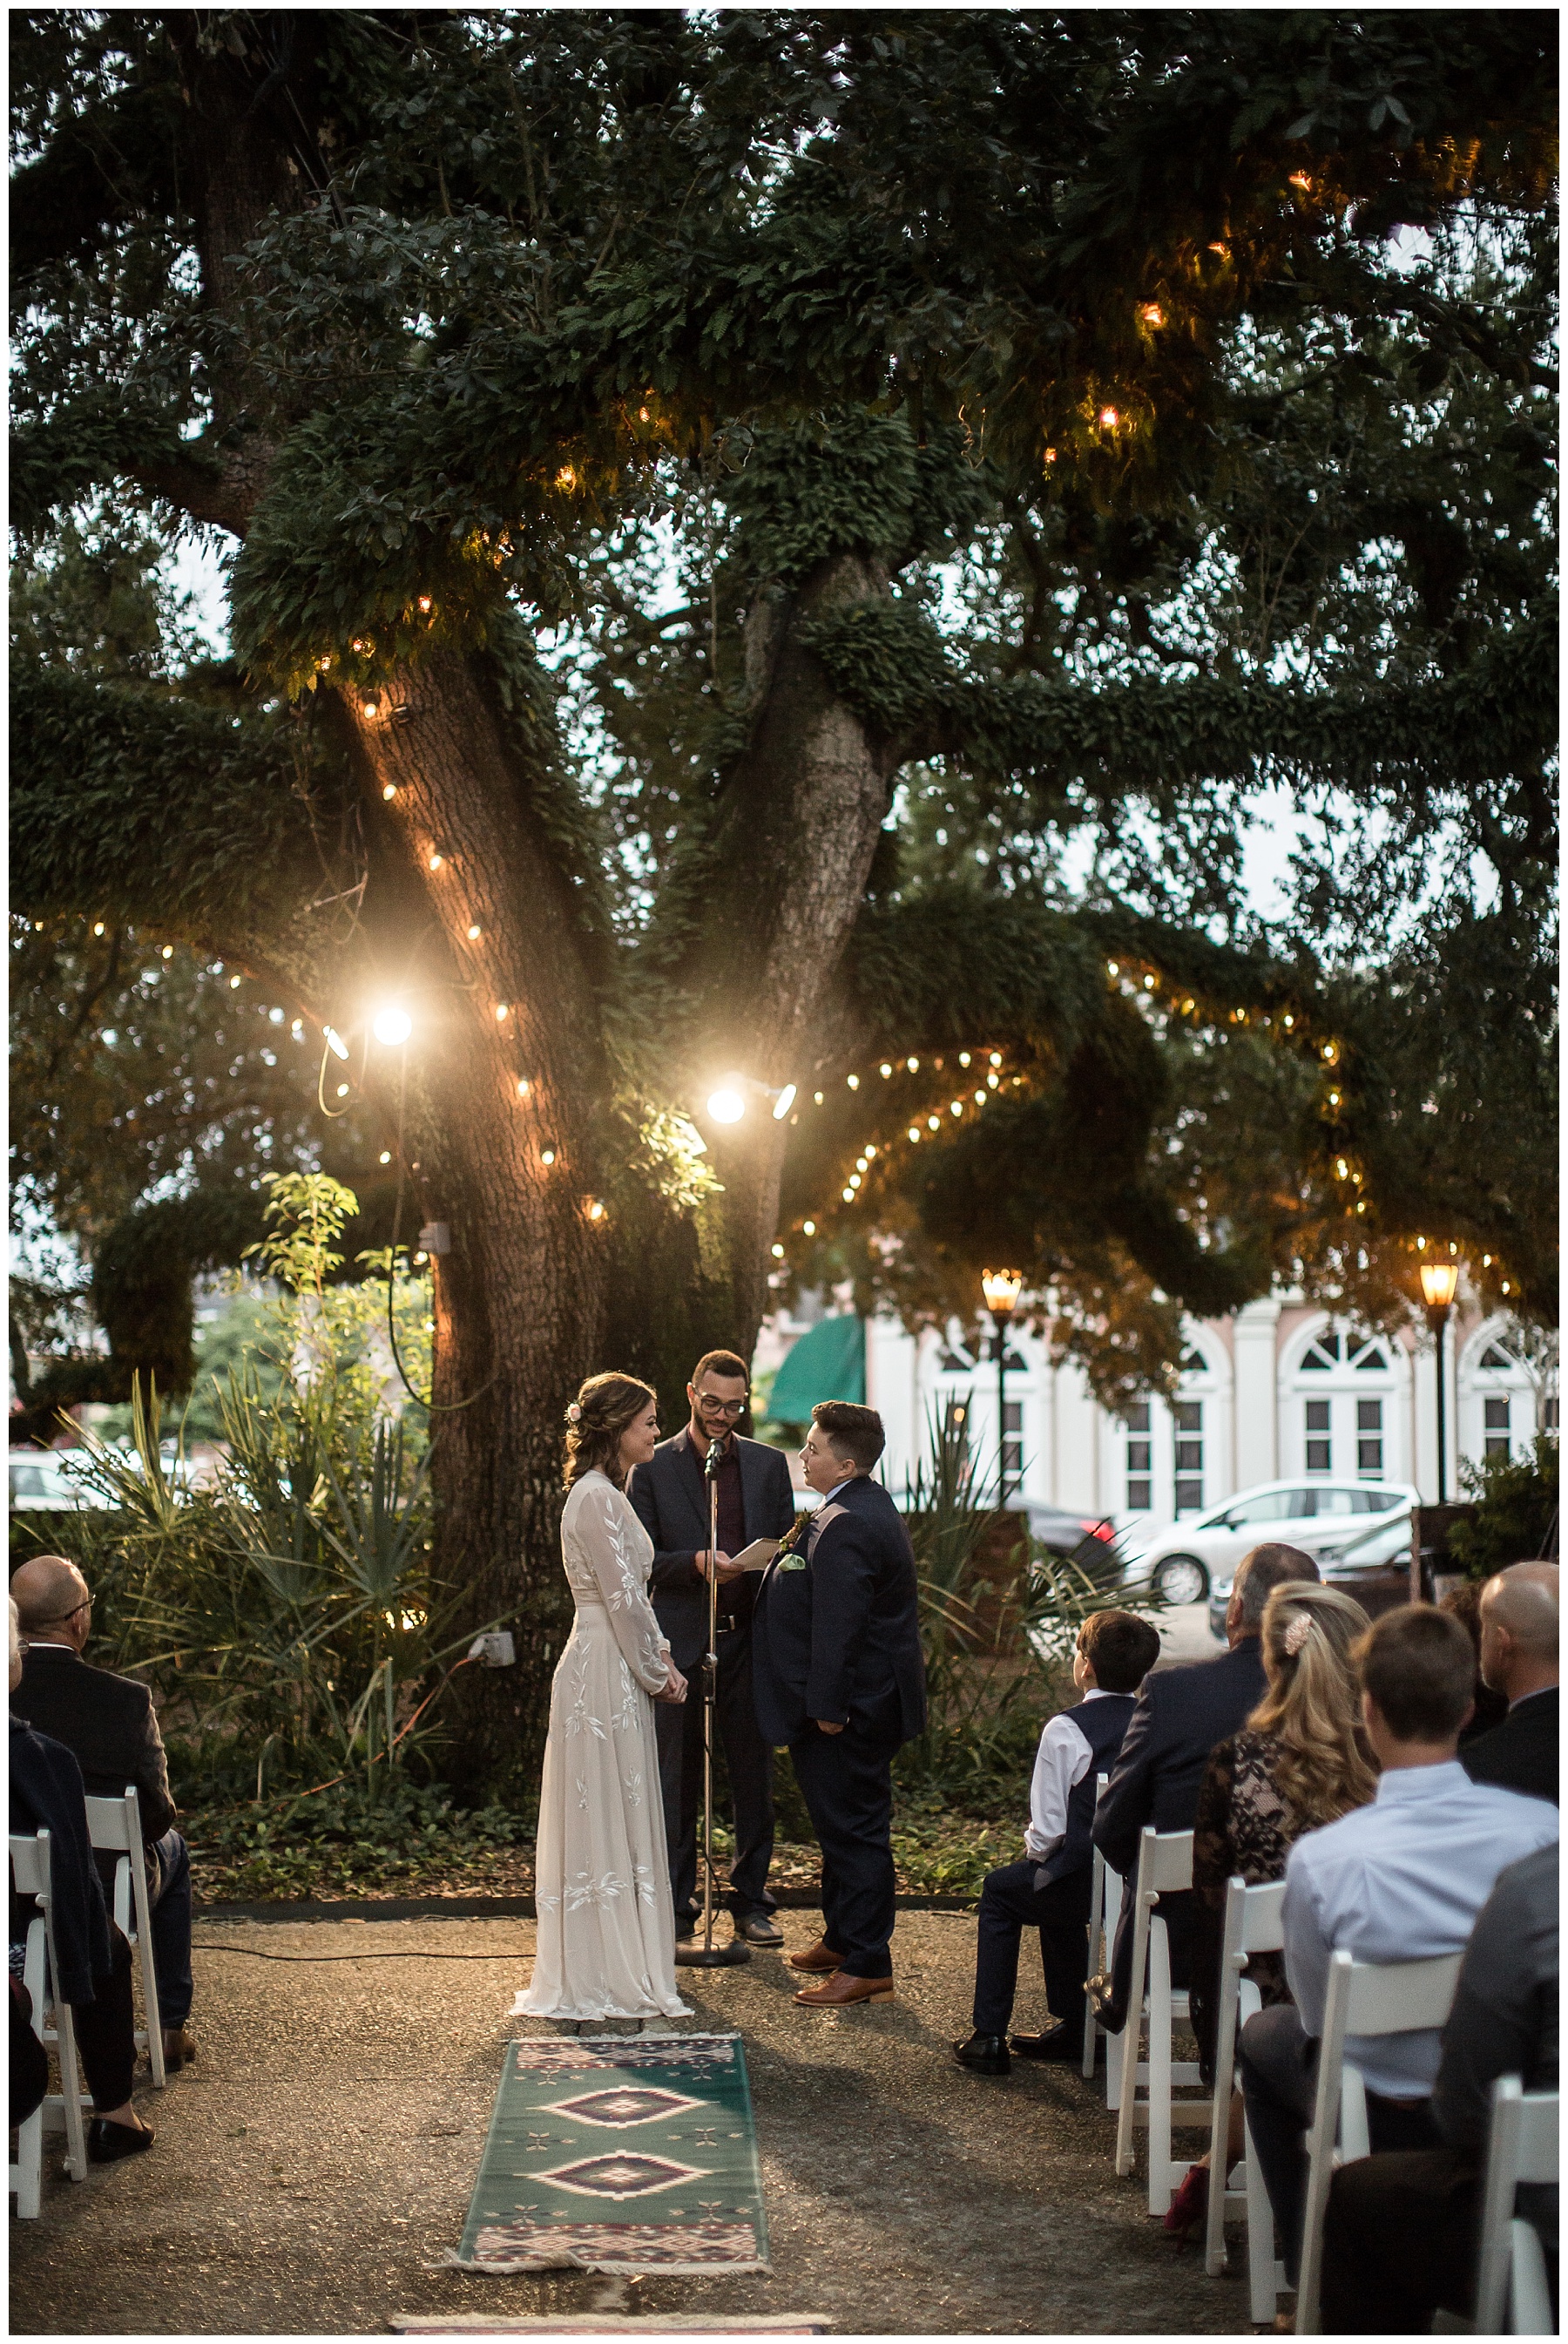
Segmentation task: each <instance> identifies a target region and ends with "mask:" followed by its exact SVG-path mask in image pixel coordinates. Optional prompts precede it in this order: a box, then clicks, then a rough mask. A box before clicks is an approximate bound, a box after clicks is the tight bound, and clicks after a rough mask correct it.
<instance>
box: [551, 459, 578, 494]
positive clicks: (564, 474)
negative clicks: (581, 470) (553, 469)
mask: <svg viewBox="0 0 1568 2344" xmlns="http://www.w3.org/2000/svg"><path fill="white" fill-rule="evenodd" d="M577 484H578V476H577V474H576V472H575V471H574V470H572V467H571V466H570V465H569V464H563V465H562V466H561V469H560V470H559V471H558V473H557V474H556V486H557V488H558V489H575V488H576V486H577Z"/></svg>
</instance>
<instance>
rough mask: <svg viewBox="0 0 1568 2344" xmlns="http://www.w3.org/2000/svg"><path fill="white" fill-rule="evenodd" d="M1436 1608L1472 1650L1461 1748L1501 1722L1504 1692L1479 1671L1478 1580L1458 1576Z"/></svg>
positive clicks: (1479, 1593) (1479, 1583)
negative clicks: (1468, 1714) (1469, 1704)
mask: <svg viewBox="0 0 1568 2344" xmlns="http://www.w3.org/2000/svg"><path fill="white" fill-rule="evenodd" d="M1437 1608H1438V1610H1439V1611H1452V1614H1453V1616H1454V1618H1455V1619H1456V1620H1457V1621H1458V1622H1459V1624H1460V1626H1461V1627H1462V1629H1463V1630H1464V1631H1465V1632H1466V1634H1467V1635H1468V1636H1469V1638H1470V1641H1471V1643H1472V1645H1473V1647H1474V1650H1475V1683H1474V1686H1473V1689H1472V1692H1471V1699H1472V1700H1473V1702H1474V1703H1475V1713H1474V1715H1473V1717H1472V1718H1471V1721H1470V1723H1469V1724H1468V1725H1467V1726H1466V1727H1465V1729H1464V1732H1463V1733H1462V1734H1461V1735H1460V1737H1459V1747H1460V1749H1461V1751H1464V1750H1466V1749H1467V1748H1468V1747H1469V1745H1470V1743H1473V1741H1475V1740H1476V1739H1477V1737H1478V1736H1479V1735H1481V1734H1483V1733H1491V1731H1492V1729H1493V1726H1494V1725H1501V1724H1502V1723H1503V1719H1504V1718H1505V1717H1506V1716H1507V1714H1508V1700H1507V1696H1506V1695H1505V1694H1503V1693H1500V1692H1493V1690H1492V1687H1491V1686H1490V1685H1489V1684H1488V1683H1487V1682H1486V1679H1485V1678H1484V1677H1483V1675H1482V1673H1481V1581H1479V1580H1476V1579H1462V1580H1461V1581H1460V1582H1459V1585H1458V1586H1457V1587H1451V1588H1450V1589H1449V1590H1448V1591H1447V1593H1446V1594H1445V1595H1440V1596H1439V1598H1438V1601H1437ZM1504 1787H1506V1785H1505V1786H1504Z"/></svg>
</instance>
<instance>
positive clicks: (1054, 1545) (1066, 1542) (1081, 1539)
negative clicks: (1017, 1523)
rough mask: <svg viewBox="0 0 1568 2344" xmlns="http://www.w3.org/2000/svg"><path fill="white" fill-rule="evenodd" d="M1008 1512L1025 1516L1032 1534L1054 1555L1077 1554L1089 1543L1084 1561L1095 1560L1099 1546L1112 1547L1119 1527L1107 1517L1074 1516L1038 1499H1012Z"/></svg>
mask: <svg viewBox="0 0 1568 2344" xmlns="http://www.w3.org/2000/svg"><path fill="white" fill-rule="evenodd" d="M1008 1511H1009V1512H1010V1513H1019V1514H1022V1515H1024V1516H1025V1517H1026V1519H1027V1521H1028V1523H1029V1534H1030V1538H1031V1539H1038V1540H1039V1541H1040V1545H1041V1546H1048V1547H1049V1548H1050V1551H1051V1552H1052V1553H1053V1554H1065V1555H1075V1554H1078V1553H1079V1550H1080V1548H1082V1547H1084V1544H1085V1541H1090V1543H1089V1545H1088V1547H1087V1550H1086V1553H1085V1555H1083V1556H1081V1558H1080V1559H1081V1560H1088V1559H1090V1558H1092V1557H1094V1555H1095V1551H1096V1548H1097V1547H1105V1548H1109V1547H1110V1546H1111V1544H1112V1542H1113V1541H1114V1540H1115V1537H1116V1525H1115V1523H1114V1522H1112V1521H1110V1520H1109V1519H1108V1518H1107V1517H1105V1516H1103V1515H1101V1516H1100V1517H1098V1518H1097V1517H1096V1516H1094V1515H1092V1514H1075V1513H1073V1512H1072V1511H1071V1510H1070V1509H1069V1508H1067V1507H1065V1506H1047V1505H1042V1504H1041V1503H1040V1500H1038V1499H1035V1498H1010V1499H1009V1500H1008Z"/></svg>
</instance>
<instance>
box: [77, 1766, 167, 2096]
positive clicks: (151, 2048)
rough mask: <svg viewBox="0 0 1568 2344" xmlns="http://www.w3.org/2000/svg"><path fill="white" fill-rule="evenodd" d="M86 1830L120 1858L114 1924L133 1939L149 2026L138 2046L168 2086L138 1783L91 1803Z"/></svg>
mask: <svg viewBox="0 0 1568 2344" xmlns="http://www.w3.org/2000/svg"><path fill="white" fill-rule="evenodd" d="M86 1805H87V1832H88V1835H89V1837H90V1838H91V1840H92V1843H93V1845H94V1846H95V1848H101V1849H103V1851H104V1852H105V1854H110V1855H117V1856H118V1857H119V1862H118V1863H117V1864H116V1866H115V1909H114V1916H113V1917H114V1922H115V1925H116V1928H117V1929H118V1930H120V1932H121V1933H122V1935H125V1936H126V1937H127V1938H129V1940H130V1942H131V1945H133V1946H134V1947H135V1949H136V1955H137V1956H138V1966H139V1968H140V1970H141V1973H142V2011H143V2015H144V2016H145V2017H146V2026H145V2027H140V2026H138V2027H137V2029H136V2048H137V2050H138V2051H145V2052H146V2055H147V2065H148V2066H149V2067H150V2068H151V2069H152V2075H153V2083H154V2085H155V2086H156V2088H157V2089H158V2090H159V2091H160V2092H161V2091H162V2090H163V2087H164V2082H165V2076H164V2030H163V2024H162V2021H161V2020H160V2018H159V2016H158V1973H157V1965H156V1963H155V1962H154V1960H153V1900H152V1894H151V1892H150V1891H149V1889H148V1887H147V1858H146V1849H145V1848H144V1846H143V1844H142V1813H141V1804H140V1802H139V1801H138V1799H137V1797H136V1788H135V1785H134V1784H132V1783H127V1784H126V1794H125V1796H124V1798H123V1799H89V1800H88V1801H87V1803H86Z"/></svg>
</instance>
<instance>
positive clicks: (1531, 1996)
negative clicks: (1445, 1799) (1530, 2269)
mask: <svg viewBox="0 0 1568 2344" xmlns="http://www.w3.org/2000/svg"><path fill="white" fill-rule="evenodd" d="M1498 2076H1519V2077H1520V2079H1521V2081H1522V2082H1523V2086H1524V2088H1525V2090H1526V2091H1527V2092H1554V2091H1555V2090H1556V2089H1557V1849H1556V1846H1555V1844H1553V1846H1551V1847H1543V1848H1540V1849H1538V1850H1537V1852H1536V1853H1535V1854H1533V1855H1527V1856H1525V1857H1524V1858H1523V1860H1522V1861H1521V1862H1520V1863H1518V1864H1509V1865H1508V1866H1507V1868H1506V1870H1504V1871H1503V1872H1500V1873H1499V1874H1498V1875H1497V1883H1496V1885H1495V1887H1494V1888H1493V1892H1492V1894H1491V1895H1490V1896H1489V1897H1488V1898H1487V1900H1486V1902H1485V1904H1483V1906H1482V1908H1481V1915H1480V1917H1479V1919H1478V1920H1477V1922H1476V1924H1475V1928H1474V1931H1473V1935H1472V1936H1471V1940H1470V1944H1469V1945H1468V1946H1467V1947H1466V1949H1465V1955H1464V1965H1463V1967H1462V1969H1461V1971H1460V1973H1459V1990H1458V1992H1457V1993H1456V1994H1455V1995H1454V1998H1453V2008H1452V2012H1451V2013H1450V2015H1449V2020H1448V2025H1447V2026H1445V2027H1444V2028H1443V2030H1442V2065H1441V2066H1440V2067H1439V2068H1438V2071H1437V2081H1436V2083H1435V2084H1434V2085H1433V2086H1432V2121H1433V2123H1434V2124H1435V2125H1436V2127H1437V2130H1438V2132H1439V2134H1440V2136H1441V2137H1442V2147H1441V2148H1416V2149H1406V2150H1404V2151H1402V2152H1390V2153H1388V2154H1386V2155H1384V2156H1381V2157H1358V2158H1357V2159H1356V2161H1355V2162H1354V2164H1352V2165H1342V2166H1341V2167H1340V2169H1339V2171H1338V2172H1337V2173H1336V2174H1335V2175H1334V2177H1333V2179H1332V2182H1331V2183H1330V2185H1329V2208H1328V2218H1327V2220H1326V2222H1325V2224H1324V2228H1323V2286H1322V2327H1323V2333H1324V2334H1325V2335H1326V2336H1363V2335H1364V2336H1406V2335H1425V2334H1427V2333H1429V2332H1430V2330H1431V2327H1432V2314H1433V2313H1434V2312H1436V2311H1452V2312H1456V2313H1458V2314H1459V2315H1460V2316H1461V2317H1462V2318H1469V2317H1471V2316H1473V2312H1474V2309H1475V2279H1476V2263H1477V2259H1478V2249H1479V2246H1480V2237H1479V2228H1480V2217H1481V2204H1480V2190H1481V2182H1482V2177H1483V2173H1484V2171H1485V2167H1486V2140H1487V2132H1488V2129H1489V2127H1490V2125H1491V2120H1492V2086H1493V2084H1494V2083H1495V2082H1496V2080H1497V2078H1498ZM1517 2211H1518V2212H1519V2214H1520V2215H1521V2216H1522V2217H1523V2218H1525V2219H1527V2220H1530V2221H1533V2223H1534V2224H1535V2226H1536V2228H1537V2229H1538V2230H1540V2231H1541V2233H1542V2238H1541V2243H1542V2245H1543V2248H1545V2252H1546V2268H1547V2269H1548V2270H1549V2271H1550V2272H1552V2273H1553V2276H1554V2275H1555V2272H1556V2268H1557V2190H1556V2187H1555V2184H1544V2185H1541V2186H1539V2187H1523V2188H1521V2190H1520V2192H1519V2202H1518V2208H1517Z"/></svg>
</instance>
